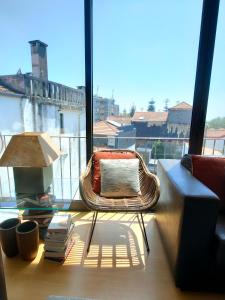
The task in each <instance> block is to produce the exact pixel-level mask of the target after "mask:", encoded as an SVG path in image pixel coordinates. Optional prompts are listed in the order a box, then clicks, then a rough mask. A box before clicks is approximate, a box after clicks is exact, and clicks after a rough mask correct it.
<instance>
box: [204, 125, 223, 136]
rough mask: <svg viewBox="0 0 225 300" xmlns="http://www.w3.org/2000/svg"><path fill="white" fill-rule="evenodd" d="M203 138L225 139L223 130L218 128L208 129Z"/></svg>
mask: <svg viewBox="0 0 225 300" xmlns="http://www.w3.org/2000/svg"><path fill="white" fill-rule="evenodd" d="M205 136H206V137H207V138H214V139H215V138H225V128H219V129H214V128H209V129H207V130H206V134H205Z"/></svg>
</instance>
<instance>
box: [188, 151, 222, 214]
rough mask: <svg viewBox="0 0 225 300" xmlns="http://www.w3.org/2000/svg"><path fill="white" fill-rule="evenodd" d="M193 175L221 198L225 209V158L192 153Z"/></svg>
mask: <svg viewBox="0 0 225 300" xmlns="http://www.w3.org/2000/svg"><path fill="white" fill-rule="evenodd" d="M192 168H193V175H194V177H196V178H197V179H198V180H200V181H201V182H202V183H204V184H205V185H206V186H207V187H208V188H210V189H211V190H212V191H213V192H214V193H215V194H216V195H217V196H218V197H219V198H220V200H221V201H220V203H221V205H220V206H221V208H222V209H225V158H222V157H206V156H201V155H192Z"/></svg>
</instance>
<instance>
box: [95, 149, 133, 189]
mask: <svg viewBox="0 0 225 300" xmlns="http://www.w3.org/2000/svg"><path fill="white" fill-rule="evenodd" d="M123 158H124V159H131V158H136V155H135V154H134V153H131V152H110V151H109V152H103V151H102V152H101V151H99V152H96V153H94V156H93V176H92V187H93V191H94V192H95V193H96V194H100V192H101V174H100V162H99V160H100V159H123Z"/></svg>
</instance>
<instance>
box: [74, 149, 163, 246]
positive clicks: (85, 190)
mask: <svg viewBox="0 0 225 300" xmlns="http://www.w3.org/2000/svg"><path fill="white" fill-rule="evenodd" d="M103 151H110V152H120V153H121V152H123V151H124V152H131V153H134V154H135V155H136V157H137V158H138V159H139V161H140V163H139V180H140V187H141V195H140V196H138V197H131V198H113V199H112V198H105V197H102V196H100V195H98V194H96V193H95V192H94V191H93V189H92V167H93V163H92V159H93V155H92V157H91V159H90V160H89V162H88V165H87V168H86V171H85V172H84V173H83V174H82V175H81V177H80V195H81V198H82V199H83V201H84V203H85V204H86V205H87V207H88V208H89V209H91V210H93V211H94V214H93V219H92V225H91V229H90V234H89V239H88V245H87V252H89V248H90V244H91V240H92V236H93V232H94V228H95V224H96V220H97V215H98V212H132V213H136V215H137V218H138V222H139V225H140V228H141V231H142V234H143V238H144V241H145V245H146V248H147V251H148V252H149V251H150V249H149V244H148V240H147V235H146V231H145V226H144V220H143V215H142V213H143V212H145V211H149V210H150V209H151V208H153V207H154V206H155V205H156V204H157V201H158V199H159V180H158V178H157V176H156V175H154V174H152V173H150V172H149V170H148V169H147V167H146V165H145V163H144V161H143V159H142V157H141V156H140V155H139V154H138V153H137V152H135V151H131V150H103ZM139 215H140V216H139Z"/></svg>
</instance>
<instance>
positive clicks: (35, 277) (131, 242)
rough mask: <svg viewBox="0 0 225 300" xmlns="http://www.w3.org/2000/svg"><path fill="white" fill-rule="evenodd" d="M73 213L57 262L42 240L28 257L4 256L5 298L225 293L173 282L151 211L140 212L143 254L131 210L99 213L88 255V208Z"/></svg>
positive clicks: (182, 298) (215, 297) (213, 298)
mask: <svg viewBox="0 0 225 300" xmlns="http://www.w3.org/2000/svg"><path fill="white" fill-rule="evenodd" d="M73 215H74V220H75V227H76V229H75V240H76V243H75V246H74V247H73V249H72V251H71V253H70V255H69V257H68V259H67V261H66V262H65V263H64V264H63V265H62V264H59V263H56V262H52V261H47V260H44V259H43V256H42V253H43V244H41V245H40V248H39V253H38V256H37V258H36V259H35V260H34V261H33V262H31V263H27V262H24V261H22V260H21V259H20V258H19V257H15V258H11V259H9V258H5V257H4V264H5V272H6V280H7V288H8V296H9V300H24V299H31V300H47V297H48V295H52V294H54V295H65V296H79V297H87V298H95V299H130V300H132V299H142V300H145V299H151V300H165V299H166V300H170V299H172V300H176V299H177V300H178V299H179V300H188V299H191V300H200V299H204V300H208V299H210V300H219V299H225V296H224V295H219V294H203V293H187V292H181V291H180V290H179V289H177V288H176V287H175V286H174V281H173V278H172V275H171V272H170V269H169V266H168V263H167V259H166V257H165V253H164V250H163V248H162V244H161V241H160V237H159V233H158V230H157V224H156V221H155V216H154V215H151V214H149V215H145V217H144V220H145V224H146V230H147V235H148V239H149V242H150V248H151V252H150V254H149V255H147V253H146V250H145V245H144V243H143V238H142V235H141V231H140V228H139V225H138V222H137V219H136V218H135V215H133V214H110V213H108V214H103V213H102V214H100V215H99V217H98V223H97V225H96V228H95V232H94V236H93V241H92V245H91V248H90V252H89V255H88V256H86V252H85V243H86V239H87V236H88V231H89V228H90V221H91V217H92V214H91V213H74V214H73Z"/></svg>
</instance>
